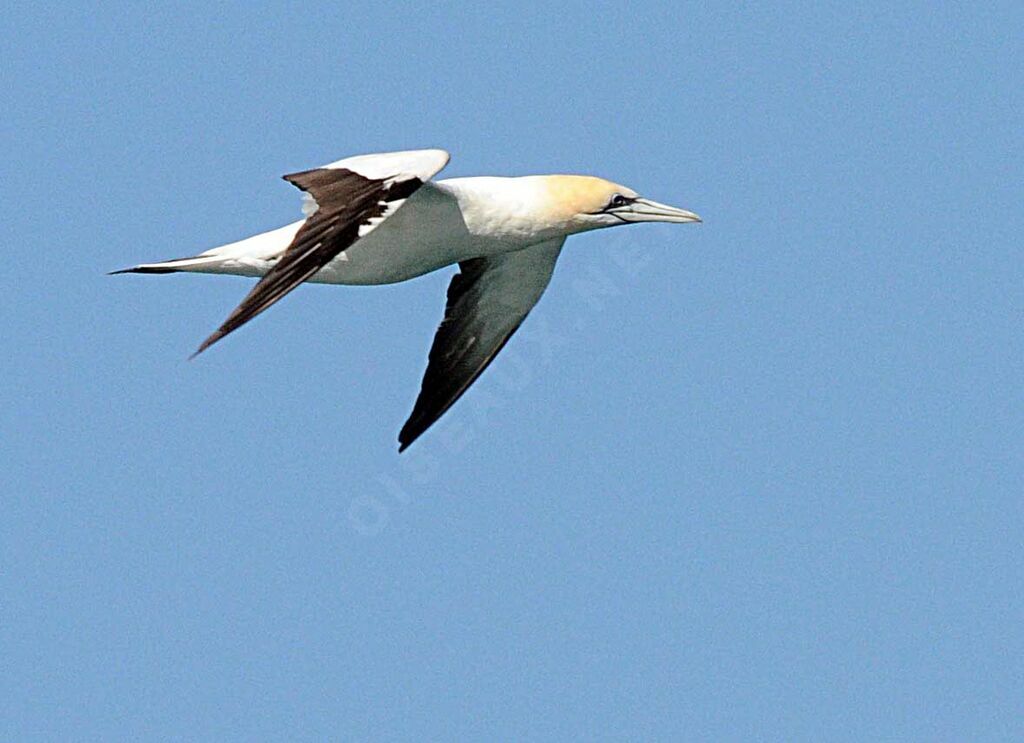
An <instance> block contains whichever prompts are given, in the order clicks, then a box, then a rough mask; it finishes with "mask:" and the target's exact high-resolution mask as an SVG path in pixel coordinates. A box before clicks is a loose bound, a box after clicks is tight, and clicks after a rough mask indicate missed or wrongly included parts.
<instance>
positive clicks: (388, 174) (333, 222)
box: [193, 150, 449, 355]
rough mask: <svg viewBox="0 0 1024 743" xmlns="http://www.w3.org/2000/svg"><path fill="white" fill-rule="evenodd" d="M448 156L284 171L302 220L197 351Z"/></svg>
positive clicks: (347, 242)
mask: <svg viewBox="0 0 1024 743" xmlns="http://www.w3.org/2000/svg"><path fill="white" fill-rule="evenodd" d="M448 157H449V156H448V153H447V152H445V151H444V150H411V151H408V152H387V153H382V154H378V155H360V156H358V157H350V158H347V159H345V160H339V161H338V162H335V163H331V164H330V165H325V166H324V167H322V168H315V169H313V170H305V171H303V172H301V173H292V174H290V175H286V176H284V179H285V180H286V181H288V182H289V183H293V184H294V185H296V186H298V187H299V188H301V189H302V190H303V191H305V192H306V194H307V197H306V204H305V205H304V207H303V211H305V212H306V214H307V218H306V221H305V223H303V225H302V227H300V228H299V231H298V232H297V233H296V235H295V238H294V239H293V240H292V242H291V244H290V245H289V246H288V247H287V248H286V249H285V251H284V253H282V254H281V257H280V259H279V260H278V262H277V263H276V264H275V265H274V266H273V268H271V269H270V270H269V271H267V273H266V274H265V275H264V276H263V278H262V279H260V281H259V283H257V284H256V286H255V287H253V289H252V291H250V292H249V294H248V295H246V297H245V299H243V300H242V303H241V304H239V305H238V307H236V308H235V310H234V312H232V313H231V315H229V316H228V319H227V320H225V321H224V323H223V324H222V325H221V326H220V327H219V328H218V329H217V330H216V331H215V332H214V333H213V334H212V335H211V336H210V337H209V338H207V339H206V340H205V341H203V343H202V345H201V346H200V347H199V350H198V351H196V354H199V353H202V352H203V351H204V350H206V349H207V348H209V347H210V346H211V345H212V344H214V343H216V342H217V341H219V340H220V339H221V338H223V337H224V336H225V335H227V334H228V333H230V332H231V331H233V330H236V329H237V328H239V327H241V326H242V325H244V324H245V323H247V322H248V321H249V320H251V319H252V318H254V317H256V315H258V314H259V313H261V312H263V310H265V309H267V308H268V307H270V306H271V305H272V304H274V303H275V302H276V301H278V300H279V299H281V298H282V297H283V296H284V295H285V294H287V293H288V292H290V291H291V290H292V289H294V288H295V287H297V286H298V285H299V284H301V283H302V282H303V281H305V280H306V279H308V278H310V277H311V276H313V274H315V273H316V272H317V271H319V270H320V269H321V268H323V267H324V266H325V265H326V264H327V263H328V262H330V261H331V260H333V259H334V258H336V257H337V256H338V255H339V254H341V253H343V252H344V251H345V250H347V249H348V248H349V247H350V246H351V245H352V244H353V243H354V242H355V241H356V240H358V239H359V238H361V237H364V236H366V235H367V234H369V233H370V232H372V231H373V230H374V229H376V228H377V226H379V225H380V223H381V222H383V221H384V220H385V219H387V218H388V217H389V216H391V215H392V214H394V213H395V211H396V210H397V209H398V208H399V207H400V206H402V204H404V203H405V200H406V199H407V198H409V196H411V195H412V194H413V193H414V192H415V191H416V189H418V188H419V187H420V186H422V185H423V184H424V183H425V182H426V181H428V180H430V179H431V178H432V177H433V176H434V174H436V173H437V172H438V171H440V170H441V168H443V167H444V166H445V165H446V164H447V163H448ZM193 355H195V354H193Z"/></svg>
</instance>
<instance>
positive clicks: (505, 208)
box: [437, 176, 576, 245]
mask: <svg viewBox="0 0 1024 743" xmlns="http://www.w3.org/2000/svg"><path fill="white" fill-rule="evenodd" d="M547 179H548V176H523V177H519V178H501V177H490V176H481V177H474V178H450V179H447V180H443V181H438V182H437V185H438V186H439V187H441V188H444V189H446V190H448V191H450V192H451V193H452V194H453V195H454V196H455V198H456V199H457V200H458V203H459V209H460V210H461V211H462V217H463V219H464V220H465V222H466V227H467V229H468V230H469V231H470V232H471V233H473V234H475V235H479V236H481V237H488V238H492V239H493V238H498V239H502V240H508V241H510V242H521V243H522V244H524V245H531V244H533V243H536V242H538V241H540V240H548V239H551V238H555V237H564V236H565V235H567V234H570V233H572V232H575V231H576V230H575V229H574V228H573V225H572V224H571V222H570V220H569V218H568V217H569V216H570V215H568V214H566V213H565V210H564V209H560V208H559V206H560V205H559V204H558V203H556V202H553V201H552V200H551V198H550V189H549V184H548V181H547Z"/></svg>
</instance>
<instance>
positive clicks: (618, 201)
mask: <svg viewBox="0 0 1024 743" xmlns="http://www.w3.org/2000/svg"><path fill="white" fill-rule="evenodd" d="M628 203H629V199H627V198H626V197H625V196H623V195H622V194H620V193H617V194H615V195H614V196H612V200H611V201H609V202H608V206H609V207H610V208H612V209H614V208H616V207H619V206H625V205H626V204H628Z"/></svg>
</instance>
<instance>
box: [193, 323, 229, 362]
mask: <svg viewBox="0 0 1024 743" xmlns="http://www.w3.org/2000/svg"><path fill="white" fill-rule="evenodd" d="M225 335H227V333H225V332H224V329H223V328H218V329H217V330H216V331H215V332H214V333H213V334H211V335H210V337H209V338H207V339H206V340H205V341H203V342H202V343H200V344H199V348H197V349H196V350H195V352H194V353H193V354H192V355H191V356H189V357H188V360H189V361H191V360H192V359H194V358H195V357H196V356H198V355H199V354H201V353H202V352H203V351H205V350H206V349H207V348H209V347H210V346H212V345H213V344H214V343H216V342H217V341H219V340H220V339H221V338H223V337H224V336H225Z"/></svg>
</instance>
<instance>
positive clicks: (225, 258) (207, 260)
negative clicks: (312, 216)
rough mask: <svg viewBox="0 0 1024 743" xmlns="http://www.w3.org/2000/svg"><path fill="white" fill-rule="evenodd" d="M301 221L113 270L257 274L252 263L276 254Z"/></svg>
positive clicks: (286, 244)
mask: <svg viewBox="0 0 1024 743" xmlns="http://www.w3.org/2000/svg"><path fill="white" fill-rule="evenodd" d="M301 226H302V222H301V221H299V222H292V223H291V224H287V225H285V226H284V227H279V228H278V229H276V230H271V231H270V232H263V233H260V234H259V235H253V236H252V237H247V238H246V239H244V240H239V241H238V242H233V243H229V244H227V245H221V246H220V247H218V248H211V249H210V250H207V251H205V252H203V253H200V254H199V255H194V256H191V257H189V258H175V259H173V260H169V261H160V262H159V263H140V264H139V265H137V266H132V267H131V268H122V269H121V270H120V271H111V272H110V273H111V274H117V273H177V272H178V271H195V272H197V273H240V274H243V275H250V274H251V275H252V276H258V275H260V272H259V270H257V268H256V267H255V266H254V263H253V262H254V261H255V263H256V264H258V263H259V262H261V261H268V260H271V259H273V258H276V257H278V256H279V255H280V254H281V253H282V252H283V251H284V249H285V248H287V247H288V245H289V244H290V243H291V241H292V238H294V237H295V233H296V232H298V230H299V227H301Z"/></svg>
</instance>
